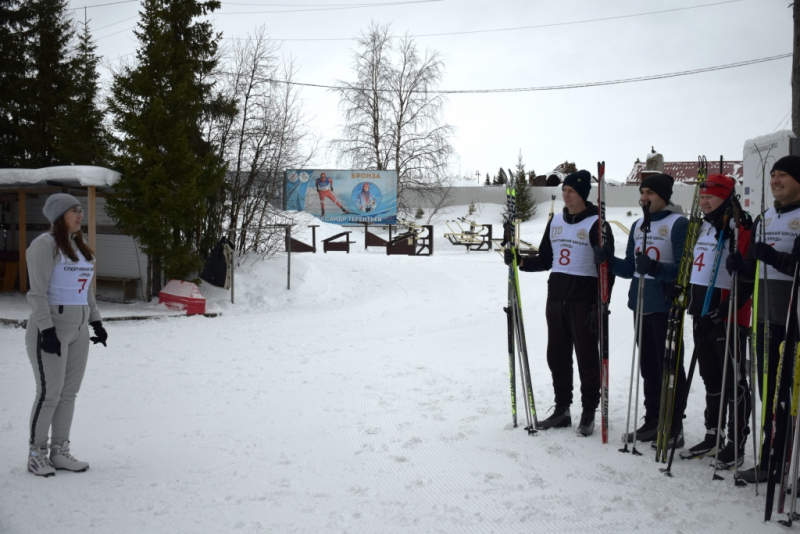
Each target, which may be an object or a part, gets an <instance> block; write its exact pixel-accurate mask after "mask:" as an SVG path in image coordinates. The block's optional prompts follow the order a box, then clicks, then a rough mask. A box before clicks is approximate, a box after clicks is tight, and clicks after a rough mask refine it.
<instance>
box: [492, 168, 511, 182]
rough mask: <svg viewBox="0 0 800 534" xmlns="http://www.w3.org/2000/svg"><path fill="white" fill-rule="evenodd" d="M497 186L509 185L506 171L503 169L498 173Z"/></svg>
mask: <svg viewBox="0 0 800 534" xmlns="http://www.w3.org/2000/svg"><path fill="white" fill-rule="evenodd" d="M495 183H496V184H497V185H505V184H507V183H508V178H507V177H506V171H504V170H503V167H500V170H499V171H498V172H497V180H496V181H495Z"/></svg>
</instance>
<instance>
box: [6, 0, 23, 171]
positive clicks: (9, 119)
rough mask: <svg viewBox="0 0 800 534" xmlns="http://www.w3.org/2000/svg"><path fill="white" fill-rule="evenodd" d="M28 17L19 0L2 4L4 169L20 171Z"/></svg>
mask: <svg viewBox="0 0 800 534" xmlns="http://www.w3.org/2000/svg"><path fill="white" fill-rule="evenodd" d="M26 15H27V12H26V11H25V10H22V9H21V8H20V5H19V0H0V168H1V167H18V166H20V164H21V162H22V160H23V159H24V150H23V148H22V140H21V135H22V126H21V119H22V113H21V111H22V109H23V108H24V107H25V94H26V93H25V88H24V83H25V78H26V76H27V72H28V70H29V67H28V60H27V55H26V54H25V41H24V39H23V35H24V33H23V29H24V28H25V27H26V26H27V23H26V20H25V19H26Z"/></svg>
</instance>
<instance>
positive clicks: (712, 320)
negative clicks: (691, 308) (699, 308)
mask: <svg viewBox="0 0 800 534" xmlns="http://www.w3.org/2000/svg"><path fill="white" fill-rule="evenodd" d="M720 324H722V317H721V316H720V313H719V310H712V311H710V312H708V313H707V314H705V315H704V316H703V317H701V318H700V320H698V321H697V324H696V325H695V327H694V328H695V331H697V332H699V333H700V334H701V335H705V334H710V333H711V332H712V331H713V330H714V329H715V328H716V327H717V326H719V325H720Z"/></svg>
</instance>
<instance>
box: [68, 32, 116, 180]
mask: <svg viewBox="0 0 800 534" xmlns="http://www.w3.org/2000/svg"><path fill="white" fill-rule="evenodd" d="M82 26H83V28H82V30H81V32H80V34H79V35H78V47H77V50H76V53H75V57H74V58H73V60H72V69H73V73H74V76H73V88H72V91H71V93H72V95H73V99H72V101H71V103H70V107H69V109H68V110H67V113H66V119H67V120H66V124H67V125H68V128H69V135H67V136H66V137H65V138H63V139H61V140H60V146H59V147H58V148H59V150H58V152H59V154H60V156H61V158H62V159H63V160H64V161H67V162H69V163H71V164H74V165H101V166H103V165H107V164H108V159H109V156H110V146H109V137H108V133H107V132H106V130H105V127H104V125H103V110H101V109H100V107H99V105H98V104H99V102H98V94H99V90H100V84H99V79H100V75H99V74H98V72H97V65H98V64H99V62H100V58H99V57H97V55H95V50H97V45H95V44H94V43H93V42H92V37H91V34H90V33H89V24H88V22H83V23H82Z"/></svg>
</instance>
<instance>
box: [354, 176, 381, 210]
mask: <svg viewBox="0 0 800 534" xmlns="http://www.w3.org/2000/svg"><path fill="white" fill-rule="evenodd" d="M377 204H378V200H377V199H376V198H375V196H374V195H373V194H372V192H371V191H370V184H369V182H364V184H363V185H362V186H361V192H360V193H359V194H358V196H357V197H356V206H358V209H359V210H361V211H363V212H369V211H372V210H374V209H375V207H376V206H377Z"/></svg>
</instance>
